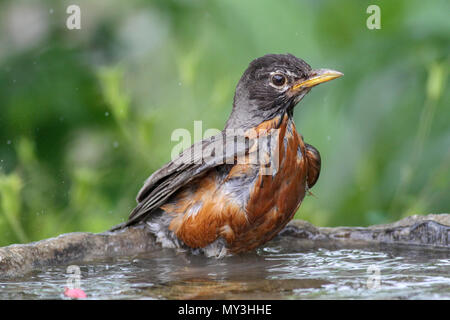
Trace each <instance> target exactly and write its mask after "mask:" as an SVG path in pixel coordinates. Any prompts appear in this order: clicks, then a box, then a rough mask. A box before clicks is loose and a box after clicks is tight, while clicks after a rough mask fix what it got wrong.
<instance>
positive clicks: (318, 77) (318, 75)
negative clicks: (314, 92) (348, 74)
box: [292, 69, 344, 90]
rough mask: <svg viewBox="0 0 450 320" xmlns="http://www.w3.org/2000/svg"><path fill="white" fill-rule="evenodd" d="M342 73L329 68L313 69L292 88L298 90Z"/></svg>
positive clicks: (337, 76) (331, 78) (340, 75)
mask: <svg viewBox="0 0 450 320" xmlns="http://www.w3.org/2000/svg"><path fill="white" fill-rule="evenodd" d="M343 75H344V74H343V73H342V72H339V71H336V70H331V69H318V70H313V71H311V73H310V77H309V78H308V79H306V80H301V81H300V82H298V83H295V84H294V85H293V86H292V90H299V89H302V88H312V87H314V86H317V85H318V84H320V83H323V82H327V81H330V80H333V79H336V78H339V77H342V76H343Z"/></svg>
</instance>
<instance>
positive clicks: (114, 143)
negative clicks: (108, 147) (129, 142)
mask: <svg viewBox="0 0 450 320" xmlns="http://www.w3.org/2000/svg"><path fill="white" fill-rule="evenodd" d="M113 147H114V148H116V149H117V148H118V147H119V143H118V142H117V141H114V142H113Z"/></svg>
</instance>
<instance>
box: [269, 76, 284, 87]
mask: <svg viewBox="0 0 450 320" xmlns="http://www.w3.org/2000/svg"><path fill="white" fill-rule="evenodd" d="M271 81H272V83H273V84H274V85H276V86H277V87H281V86H283V85H284V84H285V83H286V77H285V76H284V75H282V74H280V73H275V74H274V75H273V76H272V79H271Z"/></svg>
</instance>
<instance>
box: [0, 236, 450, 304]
mask: <svg viewBox="0 0 450 320" xmlns="http://www.w3.org/2000/svg"><path fill="white" fill-rule="evenodd" d="M299 248H300V249H299ZM77 266H78V267H79V270H80V285H81V288H82V289H83V290H84V291H85V292H86V293H87V295H88V298H91V299H347V298H351V299H450V250H425V249H418V248H407V247H402V248H399V247H389V246H382V247H380V246H378V247H376V248H358V249H342V248H324V247H322V248H320V247H310V248H305V247H304V245H303V246H302V243H301V241H300V240H297V239H292V238H289V239H288V240H286V238H284V239H283V240H276V241H273V242H271V244H270V245H268V246H267V247H265V248H262V249H259V250H258V251H256V252H251V253H247V254H243V255H239V256H234V257H227V258H224V259H221V260H216V259H211V258H205V257H204V256H195V255H192V254H189V253H186V252H176V251H174V250H171V249H158V250H155V251H153V252H151V253H148V254H145V255H139V256H133V257H127V258H115V259H108V260H98V261H94V262H90V263H79V264H77ZM71 279H72V280H74V279H75V282H73V283H74V284H76V276H74V274H73V273H68V272H67V266H58V267H51V268H46V269H43V270H40V271H35V272H34V273H32V274H29V275H27V276H25V277H21V278H18V279H10V280H0V299H61V298H64V296H63V291H64V287H66V286H67V285H68V280H69V281H70V280H71Z"/></svg>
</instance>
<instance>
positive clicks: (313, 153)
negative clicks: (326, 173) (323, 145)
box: [305, 143, 321, 188]
mask: <svg viewBox="0 0 450 320" xmlns="http://www.w3.org/2000/svg"><path fill="white" fill-rule="evenodd" d="M305 147H306V158H307V159H308V178H307V181H308V187H309V188H312V187H313V186H314V185H315V184H316V182H317V180H318V179H319V175H320V165H321V160H320V153H319V150H317V149H316V148H314V147H313V146H312V145H310V144H307V143H305Z"/></svg>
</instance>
